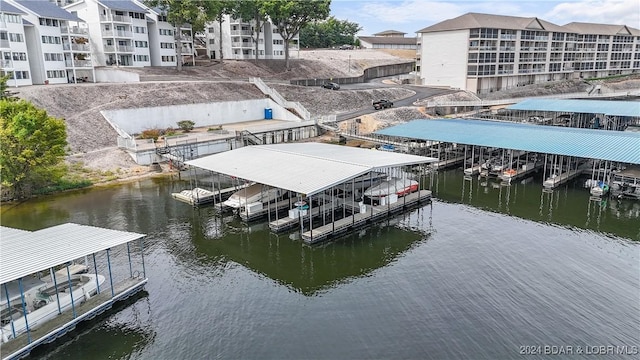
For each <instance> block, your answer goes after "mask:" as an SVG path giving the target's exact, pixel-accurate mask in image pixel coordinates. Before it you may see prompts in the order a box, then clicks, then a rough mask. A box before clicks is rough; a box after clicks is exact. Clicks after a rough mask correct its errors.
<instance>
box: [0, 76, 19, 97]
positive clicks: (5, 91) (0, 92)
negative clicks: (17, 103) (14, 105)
mask: <svg viewBox="0 0 640 360" xmlns="http://www.w3.org/2000/svg"><path fill="white" fill-rule="evenodd" d="M12 74H13V73H8V74H5V75H2V76H0V100H13V99H15V96H14V93H13V92H11V91H9V85H7V82H8V81H9V79H11V77H12Z"/></svg>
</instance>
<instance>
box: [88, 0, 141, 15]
mask: <svg viewBox="0 0 640 360" xmlns="http://www.w3.org/2000/svg"><path fill="white" fill-rule="evenodd" d="M98 2H99V3H100V4H102V5H104V6H105V7H107V8H109V9H113V10H123V11H135V12H139V13H146V12H147V9H145V8H143V7H141V6H138V5H136V4H135V3H134V2H133V1H128V0H98Z"/></svg>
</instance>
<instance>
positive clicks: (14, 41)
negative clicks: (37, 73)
mask: <svg viewBox="0 0 640 360" xmlns="http://www.w3.org/2000/svg"><path fill="white" fill-rule="evenodd" d="M24 15H26V13H25V12H24V11H22V10H19V9H18V8H16V7H15V6H13V5H11V4H9V3H7V2H6V1H4V0H0V75H2V76H4V75H6V74H8V73H9V74H11V79H10V80H9V81H8V85H9V86H23V85H31V84H32V82H31V69H30V68H29V54H28V52H27V43H26V40H25V33H24V27H25V26H24V24H23V20H22V16H24Z"/></svg>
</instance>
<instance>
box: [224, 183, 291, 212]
mask: <svg viewBox="0 0 640 360" xmlns="http://www.w3.org/2000/svg"><path fill="white" fill-rule="evenodd" d="M278 196H280V189H276V188H272V187H268V186H266V185H263V184H253V185H251V186H247V187H246V188H244V189H242V190H238V191H236V192H235V193H233V194H232V195H231V196H230V197H229V198H228V199H227V200H226V201H225V202H224V203H223V204H224V205H226V206H228V207H231V208H234V209H239V208H241V207H243V206H247V205H249V204H253V203H265V202H270V201H273V200H275V199H277V198H278Z"/></svg>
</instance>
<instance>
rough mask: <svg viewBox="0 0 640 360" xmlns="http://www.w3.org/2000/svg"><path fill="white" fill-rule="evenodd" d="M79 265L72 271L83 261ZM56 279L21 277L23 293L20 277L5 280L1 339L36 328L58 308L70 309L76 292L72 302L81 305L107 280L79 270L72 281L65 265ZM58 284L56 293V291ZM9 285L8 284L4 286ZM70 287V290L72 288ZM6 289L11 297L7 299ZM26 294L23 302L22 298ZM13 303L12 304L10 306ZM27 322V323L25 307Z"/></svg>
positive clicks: (0, 329) (2, 296)
mask: <svg viewBox="0 0 640 360" xmlns="http://www.w3.org/2000/svg"><path fill="white" fill-rule="evenodd" d="M74 266H75V267H76V268H75V269H74V270H73V271H70V273H72V272H77V269H79V267H83V268H84V270H86V266H84V265H74ZM54 276H55V279H56V280H55V283H54V281H53V277H52V276H46V277H43V278H40V279H38V278H35V277H28V278H24V279H22V294H23V295H21V293H20V284H19V283H18V281H17V280H14V281H10V282H8V283H6V284H2V286H1V287H0V289H1V290H2V295H1V297H0V302H1V303H0V314H1V315H0V323H1V325H2V328H0V337H1V338H2V342H3V343H5V342H8V341H10V340H11V339H13V338H14V334H15V336H16V337H17V336H19V335H20V334H22V333H24V332H25V331H26V329H27V326H26V324H27V323H28V325H29V329H30V330H32V329H35V328H37V327H38V326H40V325H42V324H44V323H46V322H47V321H49V320H51V319H53V318H55V317H56V316H58V314H59V313H58V311H59V310H61V311H63V312H65V311H70V310H71V308H72V306H71V296H72V294H73V303H74V304H75V305H78V304H80V303H83V302H85V301H86V300H88V299H89V298H90V297H91V296H93V295H94V294H96V293H97V287H98V284H102V283H104V281H105V277H104V276H102V275H96V274H79V273H75V274H73V275H71V281H69V276H67V270H66V268H64V269H62V270H59V271H57V272H56V273H55V275H54ZM56 285H57V294H56ZM5 286H6V288H5ZM70 288H71V291H70V290H69V289H70ZM7 292H8V294H9V301H8V302H7ZM22 298H24V303H23V302H22V301H21V299H22ZM8 304H11V307H10V308H9V307H8ZM25 310H26V314H27V316H26V318H27V323H25V312H24V311H25Z"/></svg>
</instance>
